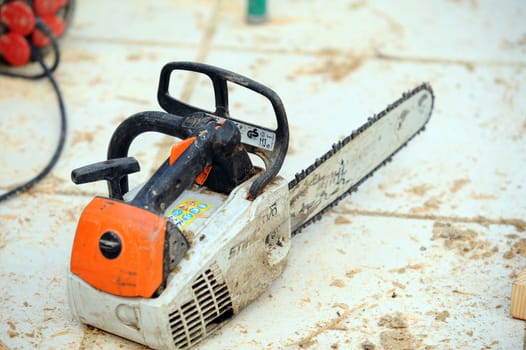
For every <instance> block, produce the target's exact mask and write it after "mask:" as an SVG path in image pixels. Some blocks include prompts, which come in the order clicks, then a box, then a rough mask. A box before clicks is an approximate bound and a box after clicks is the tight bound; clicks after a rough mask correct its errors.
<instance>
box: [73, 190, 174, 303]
mask: <svg viewBox="0 0 526 350" xmlns="http://www.w3.org/2000/svg"><path fill="white" fill-rule="evenodd" d="M108 232H109V233H111V235H112V237H116V236H117V237H118V240H120V242H119V244H120V249H118V254H117V255H116V256H114V257H113V256H111V257H110V258H108V257H106V256H105V255H103V251H102V248H101V246H100V245H101V244H103V243H102V240H103V239H104V238H103V235H105V234H107V233H108ZM165 240H166V221H165V219H164V218H162V217H160V216H158V215H156V214H154V213H151V212H149V211H146V210H144V209H141V208H138V207H134V206H132V205H129V204H126V203H123V202H120V201H116V200H112V199H107V198H101V197H95V198H94V199H93V200H92V201H91V202H90V203H89V204H88V206H87V207H86V208H85V209H84V211H83V212H82V215H81V217H80V220H79V223H78V226H77V232H76V234H75V240H74V242H73V250H72V254H71V265H70V269H71V272H72V273H74V274H76V275H78V276H79V277H80V278H82V279H83V280H84V281H86V282H87V283H89V284H90V285H91V286H93V287H95V288H97V289H100V290H102V291H104V292H107V293H111V294H114V295H119V296H126V297H145V298H149V297H151V296H152V295H153V294H154V293H155V291H156V290H157V289H158V288H159V286H160V285H161V283H162V281H163V257H164V243H165ZM109 246H110V247H115V246H116V243H115V242H110V244H109Z"/></svg>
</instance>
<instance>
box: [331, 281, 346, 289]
mask: <svg viewBox="0 0 526 350" xmlns="http://www.w3.org/2000/svg"><path fill="white" fill-rule="evenodd" d="M330 285H331V287H338V288H343V287H345V282H344V281H343V280H340V279H335V280H333V281H332V282H331V284H330Z"/></svg>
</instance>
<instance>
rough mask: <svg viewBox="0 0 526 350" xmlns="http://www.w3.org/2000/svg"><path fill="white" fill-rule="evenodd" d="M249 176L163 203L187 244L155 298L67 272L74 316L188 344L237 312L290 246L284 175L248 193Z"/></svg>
mask: <svg viewBox="0 0 526 350" xmlns="http://www.w3.org/2000/svg"><path fill="white" fill-rule="evenodd" d="M253 179H254V178H252V179H250V180H249V181H247V182H245V183H243V184H242V185H240V186H238V187H237V188H236V189H235V190H234V191H232V192H231V193H230V195H228V196H226V195H222V194H219V193H215V192H211V191H209V190H207V189H206V188H205V187H198V186H193V187H192V188H190V189H188V190H186V191H185V192H184V193H183V194H182V195H181V196H180V197H179V198H178V199H177V200H176V201H175V202H174V203H172V205H170V206H169V207H168V208H167V210H166V212H165V215H166V216H167V219H168V220H172V221H174V222H176V223H177V224H178V225H179V227H180V228H181V229H182V231H183V232H184V234H185V236H186V237H187V239H188V240H189V241H190V249H189V251H188V252H187V255H186V256H185V258H184V259H183V260H182V261H181V262H180V263H179V265H178V266H177V268H176V269H174V270H173V271H172V272H171V273H170V275H169V277H168V280H167V285H166V288H165V289H164V291H163V292H162V293H161V294H160V295H159V296H158V297H156V298H149V299H148V298H128V297H119V296H115V295H112V294H108V293H105V292H102V291H100V290H98V289H96V288H93V287H92V286H90V285H89V284H88V283H86V282H84V281H83V280H82V279H81V278H79V277H78V276H77V275H75V274H73V273H71V272H69V274H68V300H69V304H70V309H71V310H72V313H73V314H74V316H75V317H76V318H78V319H79V320H80V321H81V322H82V323H86V324H89V325H92V326H95V327H97V328H100V329H103V330H105V331H107V332H110V333H113V334H117V335H119V336H122V337H124V338H127V339H131V340H133V341H136V342H138V343H142V344H144V345H147V346H149V347H151V348H154V349H185V348H188V347H190V346H192V345H194V344H196V343H197V342H199V341H200V340H202V339H203V338H205V337H206V336H207V335H208V334H210V333H211V332H212V331H213V330H214V329H216V328H217V327H218V326H220V325H221V324H223V323H224V322H226V321H228V320H229V319H230V318H231V317H232V316H233V315H235V314H237V313H238V312H240V311H241V310H242V309H243V308H244V307H245V306H247V305H248V304H249V303H250V302H251V301H252V300H254V299H255V298H257V297H258V296H259V295H261V294H262V293H263V292H264V291H265V290H266V289H267V288H268V287H269V285H270V284H271V283H272V282H273V281H274V280H275V279H276V278H277V277H278V276H280V275H281V273H282V271H283V269H284V267H285V265H286V260H287V259H286V258H287V256H288V253H289V250H290V246H291V230H290V213H289V207H290V204H289V189H288V183H287V181H285V180H284V179H283V178H281V177H279V176H278V177H276V178H275V179H274V180H273V181H272V182H271V183H270V184H269V185H268V186H267V187H266V188H265V191H264V193H262V194H261V195H259V196H258V197H257V198H255V199H254V200H248V199H247V197H248V191H249V188H250V185H251V183H252V181H253ZM125 198H126V196H125ZM188 214H189V215H188ZM185 215H186V216H185Z"/></svg>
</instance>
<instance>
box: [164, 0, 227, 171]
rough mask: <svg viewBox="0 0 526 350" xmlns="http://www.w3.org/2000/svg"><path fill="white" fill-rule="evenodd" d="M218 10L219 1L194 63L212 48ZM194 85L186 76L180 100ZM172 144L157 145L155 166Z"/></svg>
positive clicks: (194, 80) (166, 141) (168, 140)
mask: <svg viewBox="0 0 526 350" xmlns="http://www.w3.org/2000/svg"><path fill="white" fill-rule="evenodd" d="M220 10H221V0H217V1H216V2H215V6H214V8H213V9H212V15H211V19H210V21H209V25H208V26H207V27H206V29H205V31H204V34H203V39H202V40H201V43H200V45H199V47H198V51H197V55H196V57H195V61H197V62H204V61H205V59H206V57H207V56H208V53H209V51H210V47H211V46H212V39H213V37H214V34H215V31H216V28H217V22H218V17H219V12H220ZM196 84H197V77H196V75H195V74H190V75H188V77H187V79H186V81H185V83H184V85H183V91H182V93H181V97H180V99H181V100H183V101H189V100H190V97H191V96H192V93H193V92H194V89H195V85H196ZM172 144H174V139H173V137H172V136H165V137H163V138H162V140H161V141H160V142H159V143H158V152H157V155H156V156H155V160H156V163H157V164H160V163H162V162H163V161H164V160H165V159H166V157H167V155H168V152H167V150H168V149H170V147H171V145H172Z"/></svg>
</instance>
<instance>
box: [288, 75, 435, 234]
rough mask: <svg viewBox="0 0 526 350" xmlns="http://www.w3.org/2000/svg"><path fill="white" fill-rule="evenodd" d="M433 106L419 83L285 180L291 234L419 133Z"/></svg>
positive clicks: (428, 89) (430, 94)
mask: <svg viewBox="0 0 526 350" xmlns="http://www.w3.org/2000/svg"><path fill="white" fill-rule="evenodd" d="M433 105H434V94H433V90H432V89H431V86H430V85H429V84H426V83H424V84H421V85H420V86H418V87H416V88H415V89H413V90H411V91H409V92H408V93H405V94H403V95H402V97H401V98H400V99H398V100H397V101H395V102H393V103H392V104H390V105H389V106H388V107H387V108H386V109H385V110H383V111H382V112H380V113H379V114H377V115H374V116H373V117H370V118H369V119H368V120H367V122H366V123H365V124H363V125H362V126H361V127H360V128H358V129H357V130H355V131H353V132H352V133H351V135H349V136H347V137H345V138H344V139H343V140H340V141H338V142H337V143H335V144H334V145H333V146H332V149H330V150H329V151H328V152H327V153H325V154H324V155H323V156H321V157H320V158H318V159H316V161H315V162H314V164H312V165H310V166H309V167H308V168H306V169H305V170H302V171H301V172H299V173H297V174H296V176H295V178H294V179H293V180H292V181H290V182H289V189H290V194H289V195H290V197H289V198H290V213H291V230H292V235H293V236H294V235H296V234H298V233H299V232H301V230H302V229H303V228H305V227H306V226H308V225H309V224H311V223H313V222H315V221H317V220H319V219H321V217H322V215H323V214H324V213H325V212H327V210H329V209H330V208H332V207H333V206H335V205H336V204H338V202H339V201H340V200H342V199H343V198H344V197H345V196H347V195H348V194H350V193H352V192H355V191H356V190H357V189H358V186H359V185H360V184H361V183H362V182H364V181H365V180H367V179H368V178H369V177H370V176H372V175H373V174H374V172H375V171H376V170H377V169H379V168H381V167H382V166H383V165H384V164H386V163H387V162H389V161H390V160H391V158H392V157H393V155H394V154H395V153H397V152H398V151H399V150H400V149H401V148H403V147H404V146H405V145H406V144H407V143H408V142H409V141H410V140H411V139H412V138H413V137H414V136H416V135H417V134H418V133H420V132H421V131H424V129H425V126H426V124H427V122H428V120H429V118H430V116H431V112H432V110H433Z"/></svg>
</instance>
